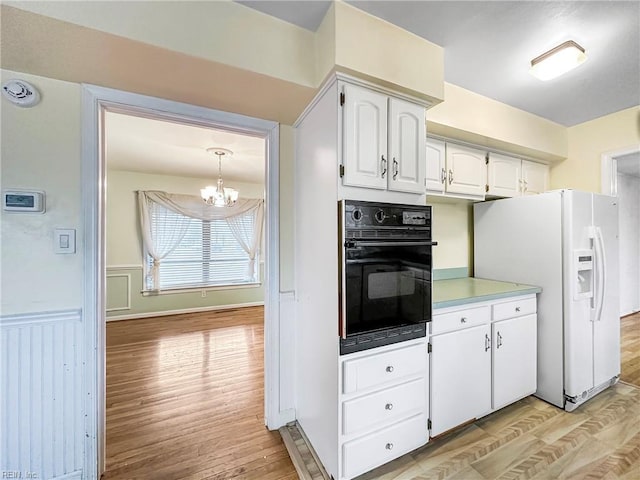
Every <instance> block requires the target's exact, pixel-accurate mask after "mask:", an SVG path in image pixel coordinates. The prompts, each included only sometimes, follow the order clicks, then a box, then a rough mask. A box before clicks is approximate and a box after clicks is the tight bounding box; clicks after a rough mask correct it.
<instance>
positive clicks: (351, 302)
mask: <svg viewBox="0 0 640 480" xmlns="http://www.w3.org/2000/svg"><path fill="white" fill-rule="evenodd" d="M432 245H433V244H432V242H427V241H424V242H417V241H407V242H403V241H347V242H345V247H344V263H343V268H344V277H343V281H344V284H343V286H342V295H343V298H342V301H343V309H344V310H343V311H344V316H345V318H344V323H343V328H342V332H341V334H342V337H343V338H347V337H348V336H353V335H359V334H361V333H367V332H373V331H376V330H381V329H389V328H394V327H401V326H404V325H414V324H418V323H423V322H429V321H431V266H432V258H431V249H432Z"/></svg>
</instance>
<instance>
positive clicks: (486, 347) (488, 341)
mask: <svg viewBox="0 0 640 480" xmlns="http://www.w3.org/2000/svg"><path fill="white" fill-rule="evenodd" d="M490 348H491V339H490V338H489V335H487V334H486V333H485V334H484V351H485V352H486V351H488V350H489V349H490Z"/></svg>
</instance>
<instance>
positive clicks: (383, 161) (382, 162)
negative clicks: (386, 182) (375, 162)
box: [380, 155, 387, 178]
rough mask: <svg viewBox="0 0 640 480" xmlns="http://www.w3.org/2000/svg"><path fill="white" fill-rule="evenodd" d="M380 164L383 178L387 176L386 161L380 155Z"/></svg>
mask: <svg viewBox="0 0 640 480" xmlns="http://www.w3.org/2000/svg"><path fill="white" fill-rule="evenodd" d="M380 164H381V165H382V178H384V176H385V175H386V174H387V159H386V158H384V155H382V160H381V162H380Z"/></svg>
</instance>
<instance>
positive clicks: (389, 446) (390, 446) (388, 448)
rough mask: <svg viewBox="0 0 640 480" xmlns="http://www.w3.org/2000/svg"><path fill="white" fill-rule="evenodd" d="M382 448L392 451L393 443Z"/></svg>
mask: <svg viewBox="0 0 640 480" xmlns="http://www.w3.org/2000/svg"><path fill="white" fill-rule="evenodd" d="M384 448H386V449H387V450H393V443H387V444H386V445H385V446H384Z"/></svg>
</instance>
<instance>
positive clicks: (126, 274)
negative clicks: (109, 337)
mask: <svg viewBox="0 0 640 480" xmlns="http://www.w3.org/2000/svg"><path fill="white" fill-rule="evenodd" d="M117 277H124V278H126V279H127V303H126V304H125V306H124V307H114V308H106V306H107V305H106V301H105V311H106V312H117V311H120V310H131V274H130V273H111V274H109V273H107V278H117ZM106 286H107V285H106V283H105V288H106Z"/></svg>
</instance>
